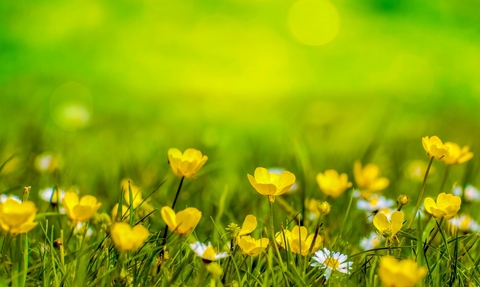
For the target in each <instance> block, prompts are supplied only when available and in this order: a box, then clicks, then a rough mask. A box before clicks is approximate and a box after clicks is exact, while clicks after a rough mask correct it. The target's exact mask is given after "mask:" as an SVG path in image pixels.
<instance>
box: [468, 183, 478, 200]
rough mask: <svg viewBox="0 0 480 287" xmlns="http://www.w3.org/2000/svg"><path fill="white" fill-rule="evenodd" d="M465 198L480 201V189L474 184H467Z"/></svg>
mask: <svg viewBox="0 0 480 287" xmlns="http://www.w3.org/2000/svg"><path fill="white" fill-rule="evenodd" d="M465 199H467V200H469V201H479V200H480V191H478V189H477V188H475V187H474V186H473V185H470V184H469V185H467V187H465Z"/></svg>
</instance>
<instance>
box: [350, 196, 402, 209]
mask: <svg viewBox="0 0 480 287" xmlns="http://www.w3.org/2000/svg"><path fill="white" fill-rule="evenodd" d="M393 204H394V202H393V200H391V199H387V198H385V197H383V196H379V195H374V196H372V197H370V198H369V199H368V200H364V199H359V200H358V201H357V208H358V209H360V210H364V211H367V212H374V211H378V210H381V209H385V208H390V207H391V206H392V205H393Z"/></svg>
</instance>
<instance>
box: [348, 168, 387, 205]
mask: <svg viewBox="0 0 480 287" xmlns="http://www.w3.org/2000/svg"><path fill="white" fill-rule="evenodd" d="M353 176H354V177H355V181H356V182H357V185H358V188H359V189H360V190H362V191H363V193H366V194H370V193H371V192H377V191H381V190H383V189H385V188H386V187H387V186H388V185H389V184H390V181H389V180H388V179H387V178H386V177H380V168H379V167H378V165H376V164H373V163H369V164H367V165H365V166H364V167H363V168H362V163H361V162H360V161H358V160H357V161H355V163H354V164H353ZM366 197H368V196H366Z"/></svg>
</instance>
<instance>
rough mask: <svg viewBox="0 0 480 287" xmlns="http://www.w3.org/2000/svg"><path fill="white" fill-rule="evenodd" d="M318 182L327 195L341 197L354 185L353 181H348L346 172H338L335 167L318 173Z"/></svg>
mask: <svg viewBox="0 0 480 287" xmlns="http://www.w3.org/2000/svg"><path fill="white" fill-rule="evenodd" d="M317 183H318V186H319V187H320V190H321V191H322V192H323V193H324V194H325V195H328V196H331V197H333V198H337V197H339V196H340V195H342V194H343V193H344V192H345V190H346V189H347V188H349V187H351V186H352V183H351V182H348V176H347V174H346V173H342V174H338V172H337V171H336V170H333V169H329V170H326V171H325V172H324V173H319V174H317Z"/></svg>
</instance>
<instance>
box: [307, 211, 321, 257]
mask: <svg viewBox="0 0 480 287" xmlns="http://www.w3.org/2000/svg"><path fill="white" fill-rule="evenodd" d="M321 219H322V215H321V214H320V215H318V220H317V226H316V227H315V234H314V235H313V240H312V244H310V249H309V250H308V254H312V251H313V246H315V241H316V240H317V236H318V231H319V229H320V220H321Z"/></svg>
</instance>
